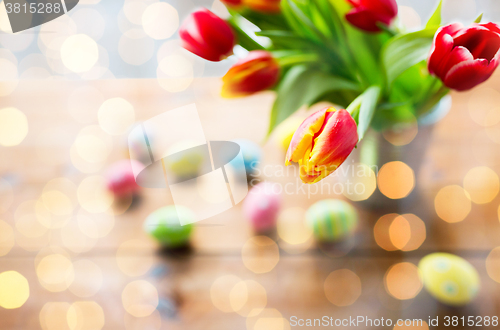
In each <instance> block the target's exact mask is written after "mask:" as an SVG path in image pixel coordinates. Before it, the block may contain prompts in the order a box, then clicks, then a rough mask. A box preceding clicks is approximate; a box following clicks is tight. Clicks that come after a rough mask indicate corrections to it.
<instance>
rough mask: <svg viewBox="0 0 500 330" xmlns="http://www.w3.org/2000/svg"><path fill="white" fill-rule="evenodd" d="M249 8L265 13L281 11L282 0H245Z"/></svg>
mask: <svg viewBox="0 0 500 330" xmlns="http://www.w3.org/2000/svg"><path fill="white" fill-rule="evenodd" d="M243 3H244V4H245V5H246V6H248V8H250V9H252V10H255V11H259V12H263V13H279V12H280V11H281V7H280V3H281V0H243Z"/></svg>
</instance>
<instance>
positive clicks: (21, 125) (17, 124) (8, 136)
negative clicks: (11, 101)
mask: <svg viewBox="0 0 500 330" xmlns="http://www.w3.org/2000/svg"><path fill="white" fill-rule="evenodd" d="M0 61H1V59H0ZM0 64H1V63H0ZM1 70H2V69H1V67H0V72H1ZM0 90H1V84H0ZM26 135H28V119H27V118H26V115H25V114H24V113H22V112H21V111H19V110H18V109H16V108H13V107H8V108H3V109H0V145H2V146H4V147H12V146H17V145H18V144H19V143H21V142H23V140H24V138H25V137H26Z"/></svg>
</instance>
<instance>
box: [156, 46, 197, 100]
mask: <svg viewBox="0 0 500 330" xmlns="http://www.w3.org/2000/svg"><path fill="white" fill-rule="evenodd" d="M156 75H157V77H158V83H159V84H160V86H161V87H162V88H163V89H165V90H166V91H168V92H171V93H176V92H182V91H184V90H186V89H187V88H188V87H189V86H190V85H191V83H192V82H193V78H194V68H193V63H192V62H191V61H190V60H189V59H188V58H187V57H186V56H183V55H180V54H172V55H167V56H165V57H164V58H162V59H161V61H159V63H158V69H157V70H156Z"/></svg>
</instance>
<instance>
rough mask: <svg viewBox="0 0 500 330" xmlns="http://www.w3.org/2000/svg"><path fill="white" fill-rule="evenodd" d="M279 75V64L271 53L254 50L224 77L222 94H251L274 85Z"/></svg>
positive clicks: (235, 95) (230, 95) (229, 95)
mask: <svg viewBox="0 0 500 330" xmlns="http://www.w3.org/2000/svg"><path fill="white" fill-rule="evenodd" d="M279 75H280V67H279V64H278V62H277V61H276V59H275V58H274V57H273V56H272V55H271V53H269V52H266V51H263V50H254V51H251V52H250V53H248V56H247V57H245V58H244V59H242V60H240V61H238V62H237V63H236V64H235V65H234V66H233V67H232V68H231V69H229V71H228V72H227V73H226V75H225V76H224V77H222V82H223V85H222V92H221V94H222V96H223V97H226V98H232V97H240V96H247V95H251V94H254V93H257V92H260V91H263V90H266V89H269V88H271V87H273V86H274V85H275V84H276V82H277V81H278V78H279Z"/></svg>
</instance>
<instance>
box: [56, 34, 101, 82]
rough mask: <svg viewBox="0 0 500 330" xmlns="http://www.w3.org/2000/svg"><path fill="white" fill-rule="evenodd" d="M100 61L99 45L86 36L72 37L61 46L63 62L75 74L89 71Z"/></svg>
mask: <svg viewBox="0 0 500 330" xmlns="http://www.w3.org/2000/svg"><path fill="white" fill-rule="evenodd" d="M98 59H99V50H98V48H97V43H96V42H95V41H94V39H92V38H91V37H89V36H88V35H86V34H76V35H73V36H70V37H68V38H67V39H66V40H65V41H64V42H63V44H62V45H61V60H62V62H63V64H64V66H66V67H67V68H68V69H70V70H71V71H73V72H77V73H81V72H86V71H89V70H90V69H92V67H93V66H94V65H95V64H96V63H97V60H98Z"/></svg>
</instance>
